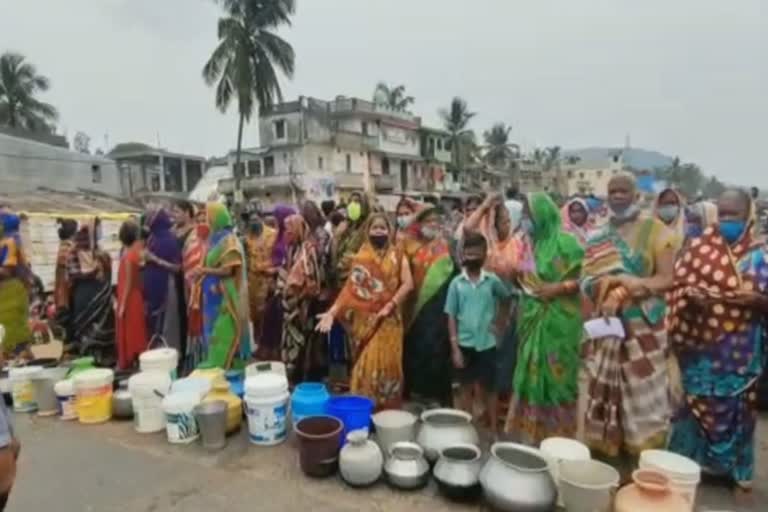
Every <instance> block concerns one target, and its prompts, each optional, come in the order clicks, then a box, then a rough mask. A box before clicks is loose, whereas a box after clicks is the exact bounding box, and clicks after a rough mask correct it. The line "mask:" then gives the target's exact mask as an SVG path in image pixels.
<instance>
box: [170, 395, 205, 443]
mask: <svg viewBox="0 0 768 512" xmlns="http://www.w3.org/2000/svg"><path fill="white" fill-rule="evenodd" d="M199 403H200V392H199V391H180V392H172V393H171V394H170V395H168V396H166V397H165V398H164V399H163V412H164V413H165V430H166V433H167V434H168V442H169V443H172V444H188V443H191V442H192V441H194V440H195V439H197V438H198V436H199V430H198V427H197V420H196V419H195V415H194V413H193V411H194V409H195V407H196V406H197V405H198V404H199Z"/></svg>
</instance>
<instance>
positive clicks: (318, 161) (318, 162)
mask: <svg viewBox="0 0 768 512" xmlns="http://www.w3.org/2000/svg"><path fill="white" fill-rule="evenodd" d="M317 168H318V169H320V170H321V171H322V170H323V157H321V156H319V157H317Z"/></svg>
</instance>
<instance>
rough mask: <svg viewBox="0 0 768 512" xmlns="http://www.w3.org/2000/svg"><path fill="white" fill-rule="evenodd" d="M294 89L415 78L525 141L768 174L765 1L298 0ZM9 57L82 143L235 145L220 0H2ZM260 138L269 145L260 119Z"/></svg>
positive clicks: (731, 176) (211, 148) (762, 177)
mask: <svg viewBox="0 0 768 512" xmlns="http://www.w3.org/2000/svg"><path fill="white" fill-rule="evenodd" d="M297 3H298V10H297V14H296V17H295V22H294V26H293V28H291V29H288V30H284V31H282V33H283V34H284V36H285V37H286V38H288V39H289V40H290V42H291V43H292V44H293V46H294V48H295V50H296V54H297V72H296V76H295V77H294V79H293V81H291V82H289V81H285V85H284V92H285V95H286V97H287V98H295V97H297V96H298V95H302V94H303V95H308V96H315V97H319V98H332V97H334V96H336V95H337V94H344V95H348V96H358V97H364V98H369V97H370V96H371V94H372V91H373V87H374V84H375V83H376V82H377V81H379V80H386V81H389V82H391V83H398V84H399V83H403V84H405V85H406V86H407V88H408V92H409V93H410V94H412V95H413V96H415V97H416V105H415V108H414V110H415V112H416V113H417V114H419V115H422V116H423V118H424V119H425V120H426V121H427V122H429V123H432V124H436V123H437V122H438V118H437V111H438V109H439V108H440V107H441V106H443V105H446V104H447V103H448V102H449V101H450V99H451V97H452V96H455V95H461V96H463V97H464V98H466V99H467V101H468V102H469V104H470V106H471V108H472V109H473V110H475V111H477V112H478V116H477V117H476V120H475V122H474V128H475V129H477V130H478V131H482V130H483V129H485V128H487V127H488V126H489V125H490V124H491V123H493V122H494V121H504V122H507V123H510V124H511V125H512V126H513V137H514V138H515V139H516V140H517V141H518V142H520V143H522V144H523V145H524V147H527V148H530V147H533V146H536V145H542V146H544V145H554V144H558V145H560V146H562V147H564V148H575V147H585V146H621V145H623V143H624V139H625V136H626V135H627V134H630V136H631V142H632V145H633V146H635V147H642V148H645V149H653V150H658V151H662V152H665V153H667V154H670V155H679V156H680V157H681V158H682V159H683V160H685V161H693V162H697V163H699V164H700V165H701V166H702V167H703V168H704V169H705V171H707V172H710V173H715V174H717V175H719V176H721V177H723V178H726V179H728V180H730V181H732V182H738V183H741V184H745V185H746V184H753V183H759V184H761V185H763V186H768V173H767V172H766V156H765V151H764V150H763V148H764V147H765V145H766V142H768V2H765V0H737V1H733V2H724V1H721V0H674V1H671V2H670V1H668V0H645V1H643V2H637V1H630V0H388V1H387V2H380V1H373V0H298V1H297ZM0 13H2V14H0V52H2V51H5V50H15V51H18V52H21V53H23V54H25V55H26V56H27V57H28V58H29V59H30V60H31V61H32V62H33V63H35V64H36V65H37V66H38V69H39V71H40V72H41V73H43V74H45V75H47V76H49V77H50V78H51V80H52V83H53V87H52V90H51V91H50V93H49V94H48V95H47V97H46V99H47V100H48V101H50V102H51V103H53V104H55V105H56V106H57V107H58V108H59V110H60V112H61V122H60V125H61V128H62V129H64V130H66V131H67V133H68V134H69V136H70V137H71V136H72V135H73V134H74V133H75V132H76V131H80V130H82V131H85V132H86V133H88V134H89V135H91V137H92V138H93V143H92V146H93V147H101V146H104V145H105V144H106V143H105V137H108V143H109V145H113V144H115V143H117V142H125V141H128V140H132V141H133V140H136V141H143V142H146V143H150V144H156V143H157V141H158V139H159V141H160V144H161V145H162V146H164V147H167V148H169V149H173V150H176V151H185V152H189V153H195V154H202V155H206V156H210V155H216V154H223V153H225V152H226V150H227V149H229V148H231V147H233V146H234V143H235V135H236V127H237V126H236V116H235V115H234V112H230V113H229V114H228V115H222V114H221V113H219V112H218V111H217V110H216V109H215V108H214V105H213V91H211V90H209V89H208V88H207V87H206V86H205V85H204V84H203V82H202V79H201V77H200V71H201V69H202V66H203V64H204V62H205V60H206V58H207V57H208V55H209V54H210V52H211V51H212V49H213V48H214V46H215V44H216V33H215V28H216V19H217V17H218V15H219V12H218V9H217V7H216V6H215V5H214V3H213V2H212V1H211V0H67V1H66V2H63V1H61V0H0ZM246 144H247V145H250V146H254V145H257V144H258V134H257V131H256V129H255V127H251V128H250V129H249V130H248V131H247V133H246Z"/></svg>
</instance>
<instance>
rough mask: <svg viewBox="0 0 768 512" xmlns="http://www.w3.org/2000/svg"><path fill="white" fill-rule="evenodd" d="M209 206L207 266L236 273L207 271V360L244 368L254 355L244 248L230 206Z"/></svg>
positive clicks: (205, 282)
mask: <svg viewBox="0 0 768 512" xmlns="http://www.w3.org/2000/svg"><path fill="white" fill-rule="evenodd" d="M206 208H207V212H208V224H209V225H210V227H211V234H210V240H209V244H208V252H207V254H206V256H205V265H204V266H205V267H207V268H212V269H218V270H223V269H230V270H231V271H232V274H230V275H227V276H226V277H220V276H216V275H212V274H206V275H205V276H204V278H203V282H202V292H203V337H204V340H205V343H206V344H207V359H206V361H205V362H204V363H205V364H206V366H213V367H217V368H224V369H229V368H232V367H233V366H234V367H241V366H243V364H244V363H245V362H246V361H248V360H249V359H250V356H251V343H250V337H249V333H248V324H247V316H248V315H247V307H246V302H245V301H244V300H243V294H242V291H243V287H244V286H245V276H244V275H243V270H244V268H243V267H244V261H243V251H242V247H241V245H240V241H239V240H238V239H237V237H236V236H235V234H234V231H233V227H232V217H231V216H230V214H229V211H227V207H226V206H225V205H223V204H221V203H214V202H211V203H208V205H207V207H206Z"/></svg>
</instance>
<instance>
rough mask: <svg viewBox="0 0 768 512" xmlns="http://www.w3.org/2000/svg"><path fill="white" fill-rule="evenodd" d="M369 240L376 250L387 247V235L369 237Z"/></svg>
mask: <svg viewBox="0 0 768 512" xmlns="http://www.w3.org/2000/svg"><path fill="white" fill-rule="evenodd" d="M370 239H371V245H372V246H374V247H375V248H376V249H383V248H384V247H386V246H387V242H388V241H389V235H371V236H370Z"/></svg>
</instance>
